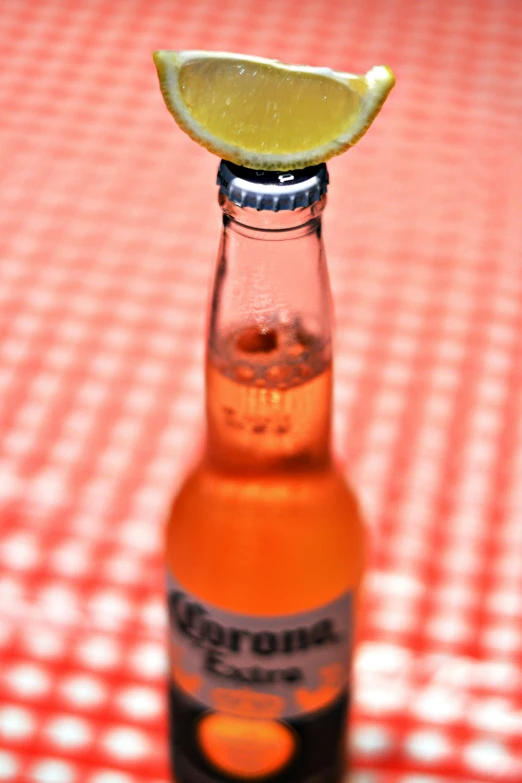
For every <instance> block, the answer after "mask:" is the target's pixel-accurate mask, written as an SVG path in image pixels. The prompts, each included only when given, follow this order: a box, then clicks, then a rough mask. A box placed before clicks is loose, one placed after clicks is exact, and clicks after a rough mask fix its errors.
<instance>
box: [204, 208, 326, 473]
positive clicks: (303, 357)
mask: <svg viewBox="0 0 522 783" xmlns="http://www.w3.org/2000/svg"><path fill="white" fill-rule="evenodd" d="M220 201H221V206H222V208H223V212H224V217H223V234H222V238H221V245H220V250H219V256H218V263H217V270H216V276H215V281H214V290H213V294H212V302H211V313H210V322H209V332H208V344H207V383H206V410H207V459H208V460H210V461H211V462H212V463H213V464H214V465H215V466H216V467H219V468H222V469H227V470H228V469H229V470H234V471H240V472H245V471H255V472H259V471H261V472H266V471H272V470H276V469H277V470H281V469H286V470H300V469H305V468H306V469H314V468H322V467H324V466H325V465H326V464H327V463H328V461H329V459H330V429H331V390H332V371H331V306H330V289H329V282H328V272H327V268H326V262H325V256H324V247H323V241H322V229H321V212H322V209H323V207H324V199H323V200H322V201H321V202H317V203H316V204H313V205H312V206H311V207H308V208H306V209H301V210H295V211H289V210H288V211H282V212H278V213H274V212H269V211H260V212H256V211H255V210H251V209H241V208H240V207H237V206H235V205H233V204H231V202H230V201H228V199H226V198H225V197H224V196H221V197H220Z"/></svg>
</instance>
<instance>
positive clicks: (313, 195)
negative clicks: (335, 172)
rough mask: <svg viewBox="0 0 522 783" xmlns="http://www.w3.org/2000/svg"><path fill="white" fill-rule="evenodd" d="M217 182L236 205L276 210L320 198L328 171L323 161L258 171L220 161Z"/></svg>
mask: <svg viewBox="0 0 522 783" xmlns="http://www.w3.org/2000/svg"><path fill="white" fill-rule="evenodd" d="M217 184H218V185H219V191H220V193H224V194H225V196H227V198H228V199H229V200H230V201H232V203H233V204H237V205H238V206H239V207H251V208H252V209H257V210H263V209H267V210H271V211H272V212H278V211H279V210H280V209H299V208H300V207H309V206H310V205H311V204H313V203H314V202H315V201H319V200H320V199H321V197H322V196H324V194H325V193H326V191H327V188H328V171H327V168H326V164H325V163H319V164H318V165H317V166H308V168H306V169H294V170H293V171H257V170H256V169H247V168H246V167H245V166H237V165H236V164H235V163H229V162H228V161H226V160H222V161H221V163H220V165H219V169H218V175H217Z"/></svg>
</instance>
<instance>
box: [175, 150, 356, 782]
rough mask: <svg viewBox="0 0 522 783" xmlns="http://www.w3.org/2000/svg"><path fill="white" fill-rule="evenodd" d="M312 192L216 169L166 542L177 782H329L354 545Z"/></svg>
mask: <svg viewBox="0 0 522 783" xmlns="http://www.w3.org/2000/svg"><path fill="white" fill-rule="evenodd" d="M327 182H328V175H327V170H326V166H325V165H324V164H321V165H319V166H314V167H310V168H308V169H302V170H299V171H292V172H285V173H278V172H259V171H253V170H250V169H246V168H242V167H240V166H235V165H233V164H231V163H226V162H224V161H222V163H221V165H220V169H219V174H218V184H219V187H220V194H219V203H220V205H221V208H222V210H223V234H222V238H221V244H220V250H219V257H218V262H217V270H216V275H215V281H214V289H213V294H212V300H211V309H210V318H209V329H208V342H207V354H206V417H207V435H206V444H205V448H204V451H203V454H202V457H201V459H200V461H199V463H198V464H197V465H196V466H195V468H194V469H193V470H192V472H191V473H190V475H189V476H188V478H187V479H186V481H185V483H184V484H183V486H182V488H181V491H180V492H179V494H178V496H177V498H176V500H175V502H174V504H173V508H172V513H171V516H170V519H169V522H168V528H167V536H166V559H167V570H168V575H167V580H168V605H169V637H168V638H169V669H170V683H169V693H170V695H169V712H170V745H171V752H172V764H173V775H174V777H175V780H176V781H177V782H178V783H224V782H227V783H229V782H230V783H231V782H232V781H236V783H237V781H238V780H247V781H256V780H262V781H264V783H308V782H309V783H334V781H339V780H340V779H341V777H342V774H343V772H344V770H345V757H346V721H347V716H348V709H349V703H350V693H349V691H350V657H351V647H352V640H353V613H354V603H355V597H356V593H357V590H358V586H359V583H360V580H361V576H362V570H363V543H364V542H363V539H364V535H363V526H362V523H361V519H360V516H359V512H358V508H357V504H356V501H355V498H354V496H353V494H352V492H351V490H350V489H349V488H348V487H347V485H346V483H345V481H344V479H343V476H342V473H341V471H340V470H339V468H338V466H337V465H336V462H335V460H334V459H333V457H332V453H331V437H330V436H331V411H332V342H331V299H330V289H329V281H328V272H327V268H326V261H325V254H324V247H323V240H322V229H321V215H322V211H323V209H324V206H325V200H326V188H327Z"/></svg>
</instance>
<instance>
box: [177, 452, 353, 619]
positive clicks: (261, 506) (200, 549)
mask: <svg viewBox="0 0 522 783" xmlns="http://www.w3.org/2000/svg"><path fill="white" fill-rule="evenodd" d="M166 558H167V566H168V568H170V569H171V570H172V571H173V572H174V573H175V575H176V577H177V579H179V580H180V581H181V582H182V583H183V584H184V585H185V587H186V588H187V589H189V590H191V591H192V592H194V594H197V595H198V596H199V597H200V598H201V599H206V600H208V601H211V602H213V603H218V604H220V605H223V606H226V607H227V608H229V609H232V610H235V611H248V612H250V613H259V614H274V613H275V614H279V613H283V614H284V613H292V612H297V611H305V610H308V609H311V608H312V606H318V605H321V604H326V603H328V602H329V601H331V600H334V599H335V598H337V597H339V595H341V594H342V593H343V592H346V591H348V590H353V591H355V590H356V589H357V587H358V585H359V582H360V579H361V575H362V569H363V560H364V528H363V523H362V519H361V515H360V512H359V508H358V505H357V502H356V500H355V497H354V494H353V492H352V491H351V489H350V488H349V487H348V486H347V484H346V482H345V481H344V479H343V476H342V474H341V473H340V471H339V470H338V469H336V468H330V469H328V470H322V471H308V472H306V473H304V472H302V473H301V472H300V473H287V474H285V473H281V474H277V475H275V474H274V475H258V476H248V475H243V476H238V475H231V474H227V473H220V472H218V471H215V470H212V469H211V468H209V467H207V466H204V465H200V466H199V467H197V468H196V469H195V470H194V471H193V472H192V473H191V474H190V475H189V476H188V478H187V480H186V481H185V483H184V484H183V486H182V488H181V490H180V492H179V494H178V496H177V498H176V500H175V502H174V504H173V508H172V513H171V515H170V519H169V521H168V525H167V536H166Z"/></svg>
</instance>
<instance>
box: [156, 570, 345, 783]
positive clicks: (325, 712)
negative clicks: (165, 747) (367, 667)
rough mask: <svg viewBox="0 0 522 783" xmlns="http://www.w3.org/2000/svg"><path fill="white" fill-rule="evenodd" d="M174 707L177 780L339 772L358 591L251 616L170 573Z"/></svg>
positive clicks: (308, 777)
mask: <svg viewBox="0 0 522 783" xmlns="http://www.w3.org/2000/svg"><path fill="white" fill-rule="evenodd" d="M168 607H169V621H170V622H169V626H170V628H169V659H170V672H171V688H170V713H171V715H170V717H171V732H172V743H173V763H174V769H175V771H176V774H177V776H178V778H179V780H180V783H184V781H185V780H186V781H187V783H188V781H190V783H217V781H229V780H236V781H237V779H238V778H243V779H251V780H256V779H258V778H263V781H283V780H284V781H285V783H293V781H296V783H297V782H298V781H299V783H303V782H304V781H310V783H312V781H313V783H323V781H324V782H325V783H326V781H330V780H331V781H334V780H335V779H336V777H337V775H338V774H339V770H340V769H341V768H342V765H343V756H344V730H345V722H346V715H347V707H348V680H349V670H350V652H351V647H352V614H353V609H352V594H351V593H349V592H347V593H345V594H344V595H342V596H341V597H339V598H338V599H336V600H335V601H332V602H331V603H329V604H327V605H325V606H322V607H320V608H319V609H314V610H312V611H309V612H302V613H299V614H294V615H282V616H254V617H252V616H249V615H242V614H239V613H236V612H230V611H226V610H224V609H222V608H219V607H216V606H213V605H212V604H210V603H208V602H204V601H201V600H199V598H197V597H196V596H194V595H191V594H190V593H189V592H188V591H187V590H185V589H184V588H183V587H182V586H181V585H180V584H179V583H178V582H177V581H176V579H175V578H174V577H173V576H172V575H171V574H169V575H168Z"/></svg>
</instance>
